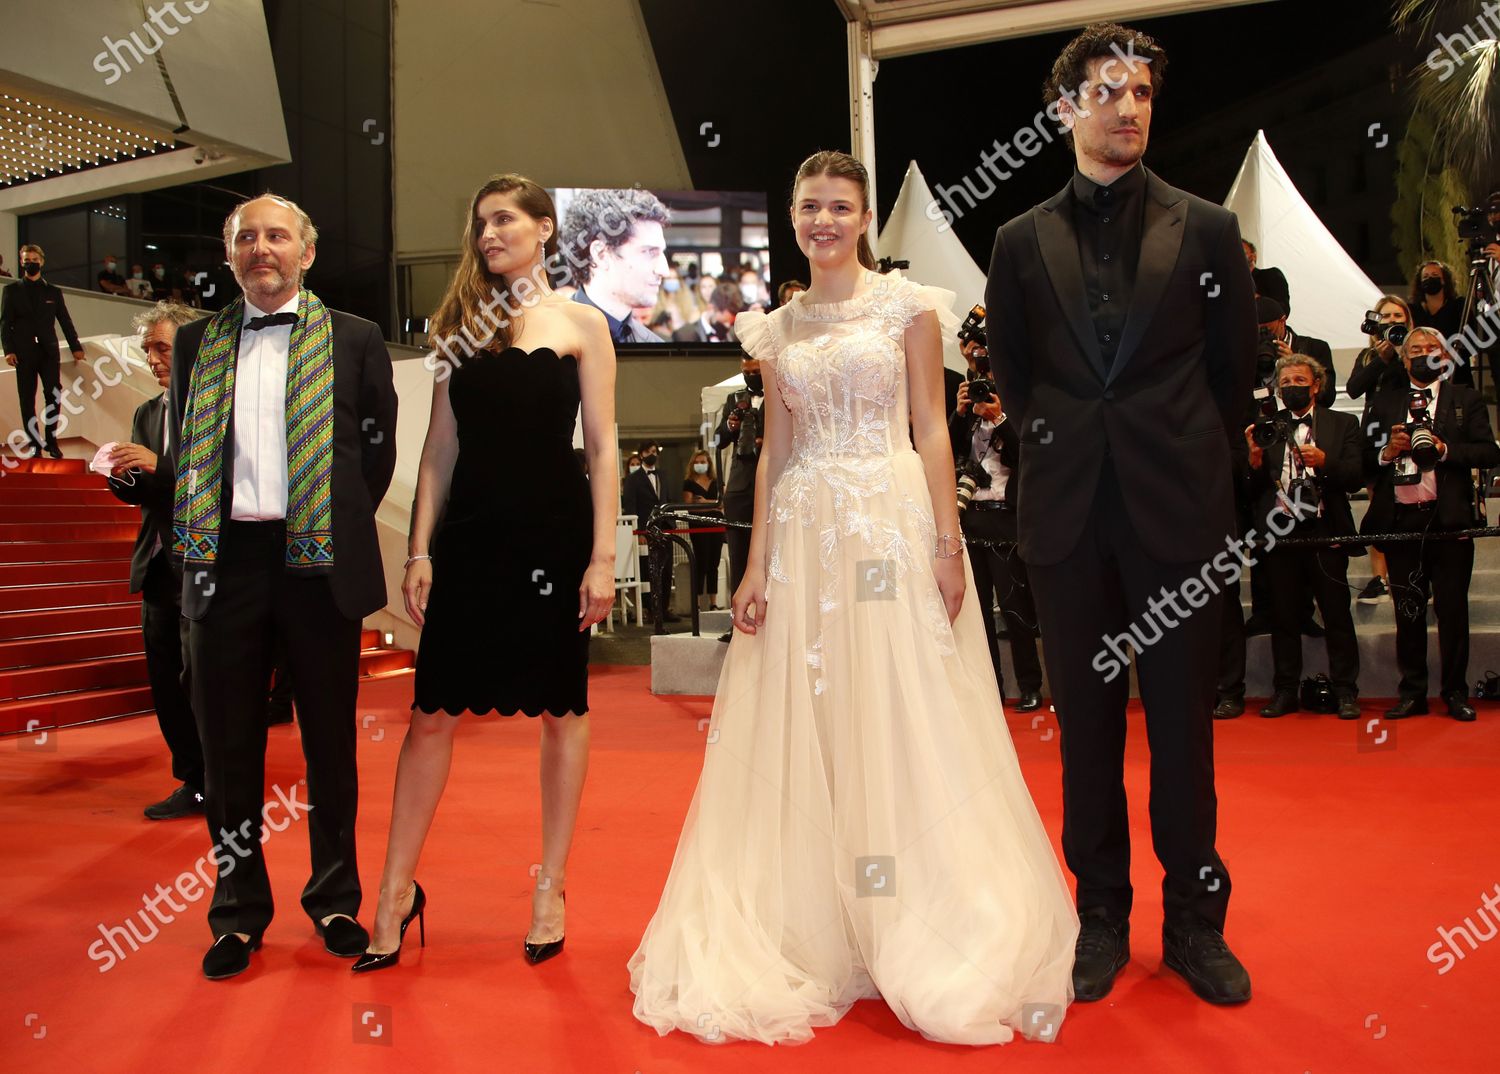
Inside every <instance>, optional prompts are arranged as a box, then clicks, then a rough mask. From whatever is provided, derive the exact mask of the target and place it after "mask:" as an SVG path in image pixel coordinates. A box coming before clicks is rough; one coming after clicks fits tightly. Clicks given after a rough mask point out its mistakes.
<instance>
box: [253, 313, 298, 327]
mask: <svg viewBox="0 0 1500 1074" xmlns="http://www.w3.org/2000/svg"><path fill="white" fill-rule="evenodd" d="M296 323H297V315H296V314H295V313H268V314H266V316H264V317H251V318H250V319H249V320H248V321H246V322H245V331H246V332H258V331H260V330H261V329H262V328H270V327H271V326H272V325H273V324H296Z"/></svg>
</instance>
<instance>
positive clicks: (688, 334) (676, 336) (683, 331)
mask: <svg viewBox="0 0 1500 1074" xmlns="http://www.w3.org/2000/svg"><path fill="white" fill-rule="evenodd" d="M672 342H674V343H735V342H738V338H737V337H736V336H735V334H734V329H733V328H730V329H729V330H728V332H727V333H726V334H725V335H724V338H722V339H710V338H709V335H708V332H707V331H706V330H705V329H704V327H703V318H701V317H700V318H698V320H696V321H694V322H693V323H692V324H685V325H683V326H682V327H681V328H679V329H677V331H675V332H673V333H672Z"/></svg>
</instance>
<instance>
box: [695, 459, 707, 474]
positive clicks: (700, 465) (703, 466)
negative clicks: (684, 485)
mask: <svg viewBox="0 0 1500 1074" xmlns="http://www.w3.org/2000/svg"><path fill="white" fill-rule="evenodd" d="M693 473H695V474H706V473H708V463H706V462H695V463H693Z"/></svg>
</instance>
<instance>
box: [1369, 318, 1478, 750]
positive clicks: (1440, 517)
mask: <svg viewBox="0 0 1500 1074" xmlns="http://www.w3.org/2000/svg"><path fill="white" fill-rule="evenodd" d="M1401 357H1402V360H1403V361H1404V362H1405V363H1406V368H1407V373H1408V377H1409V381H1410V385H1409V390H1408V391H1396V390H1394V389H1392V390H1389V391H1386V392H1382V393H1381V394H1379V395H1377V396H1376V397H1375V399H1374V401H1373V402H1371V404H1370V410H1369V426H1368V433H1369V441H1368V444H1367V445H1366V449H1365V472H1366V474H1367V475H1368V476H1369V477H1370V478H1371V481H1372V487H1371V490H1370V509H1369V510H1368V511H1367V512H1365V519H1364V525H1363V529H1362V532H1364V533H1370V534H1377V533H1423V534H1436V533H1441V532H1442V531H1444V530H1461V529H1468V528H1469V527H1471V526H1476V525H1479V524H1480V523H1479V522H1478V518H1477V514H1476V511H1475V506H1474V479H1473V473H1472V471H1474V470H1475V469H1479V470H1485V469H1489V468H1490V467H1493V466H1496V465H1500V445H1497V444H1496V443H1495V436H1494V433H1493V432H1492V431H1491V429H1490V416H1489V410H1488V408H1487V407H1486V406H1485V403H1484V400H1483V398H1482V397H1481V396H1480V394H1479V393H1478V392H1477V391H1475V390H1474V389H1473V388H1471V387H1469V386H1468V385H1465V384H1455V383H1454V382H1453V381H1452V380H1450V379H1448V378H1449V376H1451V374H1452V371H1453V369H1454V359H1453V358H1452V356H1451V352H1450V351H1449V350H1448V349H1447V347H1446V346H1445V344H1444V342H1443V337H1442V334H1441V333H1439V332H1438V331H1437V330H1436V329H1431V328H1413V329H1412V330H1411V334H1410V335H1409V336H1407V337H1406V343H1405V345H1404V346H1403V347H1402V351H1401ZM1424 418H1426V419H1427V420H1430V423H1431V434H1432V437H1433V440H1432V442H1431V443H1430V444H1423V445H1418V444H1416V443H1415V441H1414V438H1413V434H1414V433H1416V432H1417V427H1418V426H1420V425H1422V424H1423V419H1424ZM1376 547H1377V548H1379V549H1380V550H1381V551H1383V552H1384V553H1385V555H1386V563H1387V565H1388V566H1389V567H1390V572H1391V599H1392V600H1393V601H1394V602H1395V605H1396V663H1397V665H1398V666H1399V667H1400V669H1401V685H1400V700H1399V701H1398V702H1397V703H1396V705H1395V707H1394V708H1392V709H1391V710H1390V711H1389V712H1387V713H1386V717H1387V718H1388V719H1392V720H1395V719H1401V718H1402V717H1406V716H1417V715H1422V714H1425V713H1426V712H1427V594H1428V589H1429V587H1430V588H1431V592H1432V606H1433V611H1434V612H1436V613H1437V622H1438V651H1439V653H1440V654H1441V659H1442V665H1443V666H1442V691H1441V692H1442V698H1443V701H1444V703H1445V704H1446V705H1447V706H1448V714H1449V715H1450V716H1452V717H1453V718H1454V719H1457V720H1463V721H1469V720H1473V719H1474V718H1475V712H1474V706H1472V705H1470V704H1469V701H1468V697H1469V688H1468V681H1469V579H1470V577H1471V576H1472V575H1473V573H1474V542H1473V541H1469V540H1443V539H1441V538H1439V539H1435V540H1423V541H1391V542H1385V543H1378V542H1377V544H1376Z"/></svg>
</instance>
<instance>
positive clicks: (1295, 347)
mask: <svg viewBox="0 0 1500 1074" xmlns="http://www.w3.org/2000/svg"><path fill="white" fill-rule="evenodd" d="M1287 335H1289V336H1291V337H1292V338H1291V339H1290V340H1288V341H1287V342H1288V345H1289V346H1290V347H1291V348H1292V353H1293V354H1305V355H1307V356H1308V357H1309V358H1312V359H1315V360H1316V361H1317V362H1318V364H1319V365H1321V366H1322V367H1323V390H1322V391H1320V392H1319V393H1318V400H1317V401H1318V406H1319V407H1331V406H1333V401H1334V400H1335V399H1336V398H1338V394H1339V386H1338V380H1337V378H1336V377H1335V376H1334V373H1333V349H1332V348H1331V347H1329V346H1328V344H1327V342H1325V341H1324V340H1321V339H1317V338H1315V337H1313V336H1299V335H1298V334H1297V333H1296V332H1294V331H1292V329H1291V328H1290V327H1289V328H1287Z"/></svg>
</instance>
